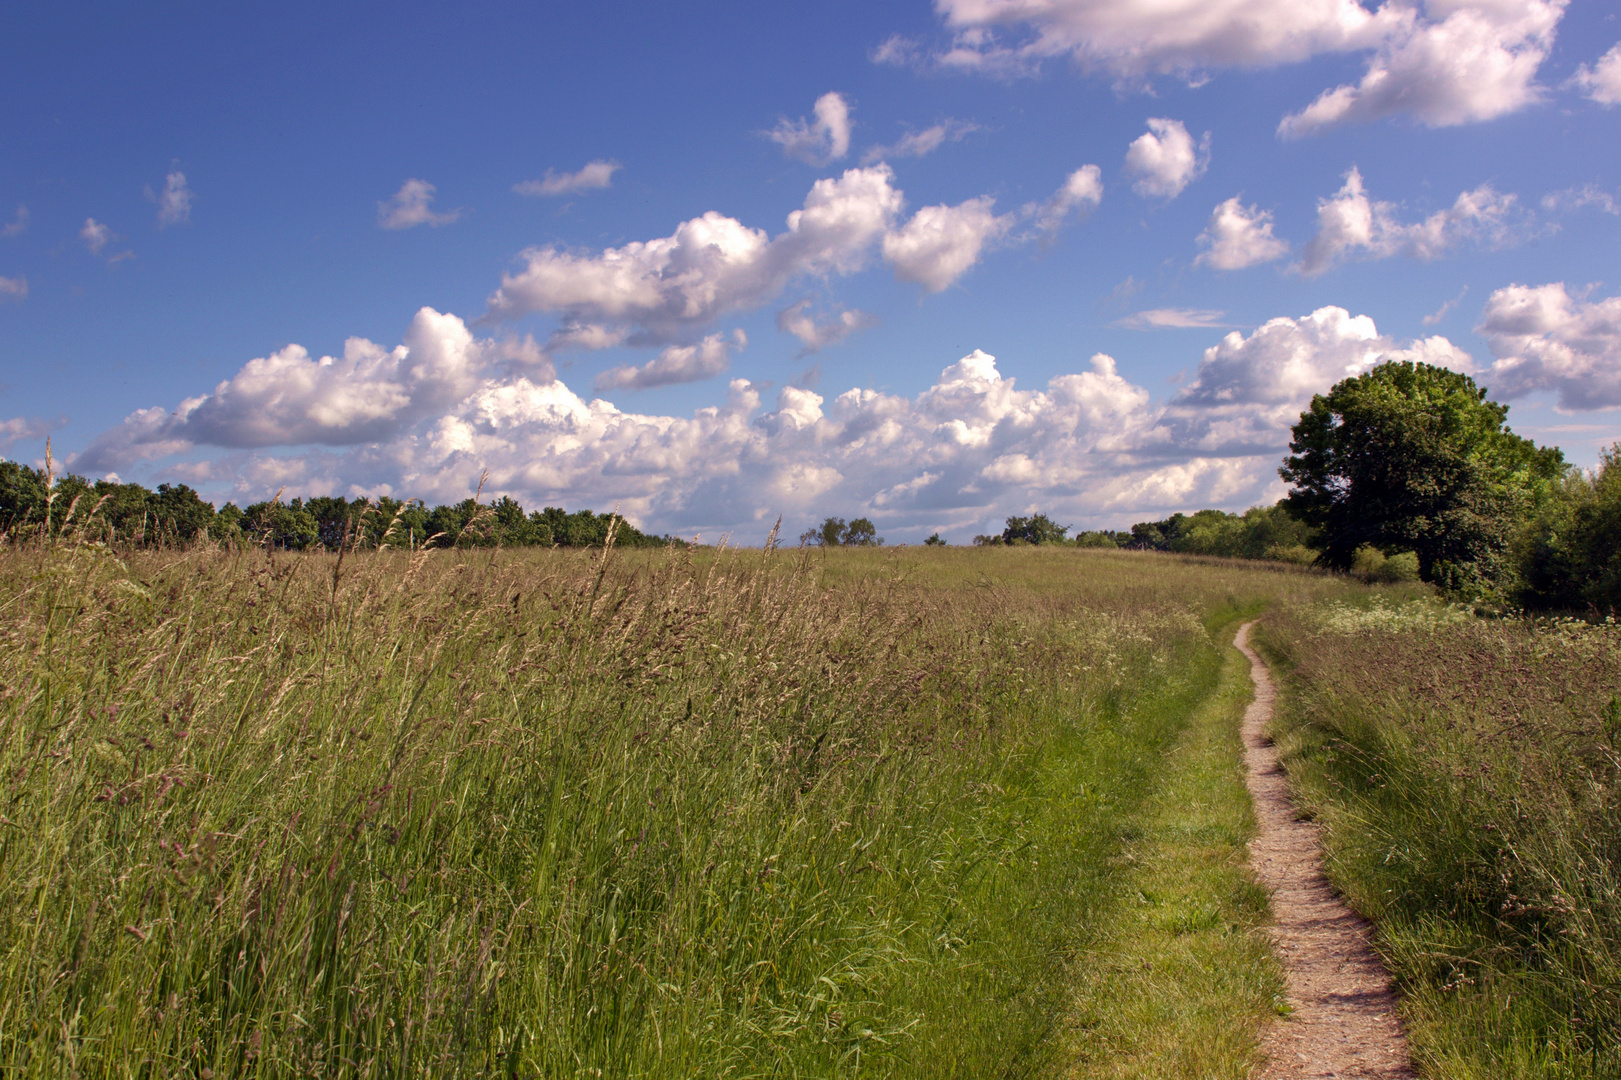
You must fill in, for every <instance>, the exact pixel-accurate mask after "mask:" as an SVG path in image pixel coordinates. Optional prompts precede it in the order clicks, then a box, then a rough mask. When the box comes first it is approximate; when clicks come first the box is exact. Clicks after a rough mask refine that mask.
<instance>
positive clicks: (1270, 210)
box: [0, 0, 1621, 544]
mask: <svg viewBox="0 0 1621 1080" xmlns="http://www.w3.org/2000/svg"><path fill="white" fill-rule="evenodd" d="M1387 360H1419V361H1423V362H1426V363H1432V364H1440V365H1444V366H1447V367H1451V368H1453V369H1456V370H1459V371H1464V372H1467V373H1469V374H1470V375H1472V376H1473V377H1474V378H1475V379H1476V380H1477V381H1478V382H1479V383H1480V384H1481V385H1483V386H1485V387H1487V388H1488V390H1489V392H1490V394H1491V396H1492V397H1493V398H1494V399H1497V400H1500V401H1503V402H1505V403H1507V404H1509V406H1510V411H1509V423H1510V425H1511V426H1512V427H1513V429H1514V430H1515V431H1517V432H1519V433H1520V434H1522V435H1526V436H1528V437H1531V438H1533V439H1536V440H1537V441H1538V442H1540V443H1545V444H1547V443H1552V444H1557V445H1559V446H1560V447H1562V448H1563V449H1564V451H1565V454H1566V457H1567V459H1568V460H1570V461H1572V462H1574V463H1576V464H1577V465H1580V466H1583V467H1591V466H1592V465H1594V464H1595V462H1596V461H1597V460H1598V457H1599V454H1600V452H1601V450H1602V449H1603V448H1605V447H1607V446H1609V445H1610V444H1612V443H1614V442H1615V441H1616V440H1618V439H1621V9H1618V8H1617V7H1616V6H1615V5H1614V4H1612V3H1605V2H1600V0H1430V2H1419V3H1415V2H1410V0H1402V2H1398V0H1387V2H1386V3H1384V4H1382V5H1379V6H1372V5H1371V4H1370V3H1368V2H1366V0H1365V2H1363V3H1361V4H1359V3H1358V2H1357V0H933V2H932V3H931V2H930V0H885V2H873V0H849V2H846V0H819V2H814V0H807V2H800V3H792V4H760V3H758V2H749V3H732V2H715V0H710V2H705V3H702V4H694V3H679V2H669V0H665V2H660V3H649V2H629V0H601V2H598V3H594V4H589V5H573V4H561V3H541V4H533V3H531V4H517V3H501V2H495V0H487V2H486V0H475V2H473V3H469V4H465V5H460V6H458V7H454V8H446V7H445V6H444V5H433V6H429V5H426V4H418V3H410V2H395V3H389V4H387V5H383V4H366V3H355V4H343V5H334V4H311V3H302V2H297V0H294V2H289V3H284V4H280V5H275V6H273V8H270V7H265V8H260V9H257V10H247V9H245V8H242V7H241V6H240V5H218V4H203V3H140V4H129V5H106V4H95V5H91V4H83V3H73V2H64V3H58V4H51V5H32V6H30V7H28V8H27V9H26V10H19V11H17V12H14V13H12V14H11V15H10V16H9V17H8V32H7V33H6V34H5V35H4V36H3V37H0V456H4V457H8V458H11V459H13V460H19V461H24V462H28V463H31V464H42V463H43V462H44V459H45V448H46V440H47V438H48V439H50V441H51V450H52V453H53V455H54V460H55V462H56V465H57V468H58V469H66V470H69V471H72V472H75V473H79V474H81V475H85V476H89V477H93V478H101V477H106V478H112V479H118V480H124V481H131V480H133V481H139V482H141V483H144V484H147V485H149V486H155V485H156V484H158V483H163V482H169V483H185V484H189V485H191V486H193V487H194V488H196V489H197V490H198V491H199V492H200V493H201V494H202V495H203V496H204V497H205V498H207V499H209V500H211V501H213V502H215V503H216V504H217V505H223V504H224V503H225V502H226V501H235V502H236V503H238V504H239V505H243V504H245V503H248V502H252V501H257V500H261V499H266V498H270V497H273V496H275V495H276V494H277V493H278V492H281V493H282V497H283V498H285V499H291V498H293V497H295V496H299V495H303V496H310V495H343V496H346V497H351V498H353V497H361V496H365V497H376V496H378V495H391V496H394V497H396V498H418V499H422V500H425V501H426V502H428V503H429V504H434V503H439V502H449V501H455V500H459V499H462V498H466V497H468V496H469V495H472V494H473V493H474V492H475V491H478V490H479V489H480V488H479V485H480V483H481V481H482V484H483V488H482V496H483V497H484V498H486V499H488V498H492V497H498V496H500V495H511V496H512V497H514V498H516V499H518V500H519V501H520V502H522V503H523V504H524V505H525V506H526V507H530V508H539V507H541V506H544V505H554V506H563V507H565V508H567V509H569V510H575V509H580V508H588V509H593V510H598V511H608V510H612V509H615V508H618V509H619V510H620V512H621V513H623V514H625V515H626V516H627V517H629V518H630V519H631V520H632V521H633V522H635V523H636V524H638V525H639V526H641V527H642V528H644V529H648V530H651V531H654V532H659V533H665V532H669V533H674V534H677V535H681V536H698V537H700V538H701V539H703V540H705V541H713V540H716V539H718V538H719V537H721V536H723V535H725V534H728V533H730V534H732V535H733V538H734V540H735V541H737V542H743V543H758V542H760V541H761V540H763V538H764V536H765V534H766V532H767V530H769V528H770V527H771V525H772V523H773V522H774V521H775V520H776V519H777V517H778V516H779V515H780V516H781V517H782V519H783V530H784V532H785V533H787V534H788V535H796V534H797V532H798V531H799V530H800V529H802V528H804V527H806V526H808V525H810V524H813V523H814V522H817V521H819V520H821V518H822V517H824V516H828V515H834V516H840V517H846V518H854V517H859V516H866V517H869V518H871V519H872V520H873V521H875V522H876V523H877V525H878V527H879V532H880V533H881V534H882V535H884V536H885V537H886V538H887V540H888V541H889V542H890V543H892V544H893V543H901V542H917V541H919V540H921V539H923V538H924V537H925V536H927V535H929V534H930V533H932V532H936V531H938V532H940V533H941V534H942V535H943V536H944V537H945V538H946V539H947V540H950V541H952V542H963V541H966V540H967V539H968V538H969V537H971V536H972V535H974V534H976V533H981V532H988V531H999V530H1000V527H1001V522H1002V519H1003V518H1004V517H1006V516H1008V515H1012V514H1028V513H1032V512H1044V513H1047V514H1049V515H1051V516H1052V517H1054V518H1055V519H1057V520H1059V521H1060V522H1063V523H1065V524H1070V525H1073V526H1074V527H1076V528H1078V529H1079V528H1098V527H1107V528H1122V527H1126V526H1129V525H1130V524H1131V523H1132V522H1135V521H1142V520H1148V519H1154V518H1161V517H1164V516H1166V515H1168V514H1170V513H1173V512H1176V511H1184V512H1190V511H1193V510H1198V509H1201V508H1205V507H1216V508H1220V509H1226V510H1234V511H1237V510H1242V509H1244V508H1246V507H1248V506H1252V505H1256V504H1259V503H1269V502H1272V501H1274V500H1276V499H1277V498H1279V497H1280V496H1281V495H1283V494H1284V492H1285V490H1286V489H1285V487H1284V485H1283V484H1282V482H1281V481H1280V480H1279V478H1278V475H1277V467H1278V465H1279V463H1280V460H1281V458H1282V457H1283V456H1284V455H1285V454H1286V452H1287V446H1288V441H1289V426H1290V424H1291V423H1293V422H1294V421H1295V420H1297V419H1298V417H1299V414H1300V412H1301V410H1302V409H1303V408H1305V407H1306V405H1307V404H1308V403H1309V401H1310V399H1311V396H1312V395H1313V394H1315V393H1322V392H1325V391H1327V390H1328V388H1329V387H1330V386H1332V385H1333V384H1334V383H1335V382H1337V381H1338V380H1340V379H1343V378H1346V377H1348V376H1351V375H1355V374H1358V373H1359V372H1362V371H1365V370H1367V369H1368V368H1369V367H1372V366H1373V365H1375V364H1378V363H1381V362H1384V361H1387Z"/></svg>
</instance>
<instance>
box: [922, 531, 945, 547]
mask: <svg viewBox="0 0 1621 1080" xmlns="http://www.w3.org/2000/svg"><path fill="white" fill-rule="evenodd" d="M923 543H925V544H926V545H928V546H929V547H945V546H946V542H945V540H943V539H942V538H941V536H940V534H939V533H930V534H929V538H928V539H927V540H925V541H923Z"/></svg>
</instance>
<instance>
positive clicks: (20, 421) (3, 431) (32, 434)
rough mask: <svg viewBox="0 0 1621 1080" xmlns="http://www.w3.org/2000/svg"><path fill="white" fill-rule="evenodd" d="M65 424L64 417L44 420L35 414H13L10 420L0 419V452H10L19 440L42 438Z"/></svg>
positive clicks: (28, 440) (32, 440)
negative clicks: (26, 415)
mask: <svg viewBox="0 0 1621 1080" xmlns="http://www.w3.org/2000/svg"><path fill="white" fill-rule="evenodd" d="M66 424H67V420H66V418H64V417H57V418H56V419H55V420H44V419H41V418H40V417H37V416H34V417H24V416H14V417H12V418H11V419H10V420H0V453H10V452H11V448H12V447H14V446H16V445H17V444H18V443H20V442H34V441H37V440H40V439H43V438H45V436H47V435H49V434H50V433H51V432H53V431H55V430H56V429H58V428H60V427H64V426H65V425H66Z"/></svg>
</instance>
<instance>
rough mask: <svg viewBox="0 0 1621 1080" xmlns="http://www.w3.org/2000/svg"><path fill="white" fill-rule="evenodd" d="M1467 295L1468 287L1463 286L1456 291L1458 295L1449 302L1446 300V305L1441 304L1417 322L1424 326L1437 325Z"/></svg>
mask: <svg viewBox="0 0 1621 1080" xmlns="http://www.w3.org/2000/svg"><path fill="white" fill-rule="evenodd" d="M1468 293H1469V286H1467V285H1465V286H1464V287H1463V288H1461V289H1459V290H1458V295H1457V296H1454V297H1453V298H1452V299H1451V300H1448V301H1447V302H1446V303H1444V304H1442V305H1441V306H1440V307H1438V308H1436V309H1435V310H1434V311H1432V312H1430V313H1429V314H1428V315H1426V316H1424V318H1423V319H1421V320H1419V321H1420V322H1422V323H1423V324H1424V325H1425V326H1434V325H1435V324H1436V323H1438V322H1440V321H1441V320H1442V319H1444V318H1446V317H1447V315H1448V314H1450V313H1451V311H1452V309H1453V308H1455V307H1457V306H1458V305H1459V304H1460V303H1462V302H1463V298H1464V297H1465V296H1466V295H1468Z"/></svg>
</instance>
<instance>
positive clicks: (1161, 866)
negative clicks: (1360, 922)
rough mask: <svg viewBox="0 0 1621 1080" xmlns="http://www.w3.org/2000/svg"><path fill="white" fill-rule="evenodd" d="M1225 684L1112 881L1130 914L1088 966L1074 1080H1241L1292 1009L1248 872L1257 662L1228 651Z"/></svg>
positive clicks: (1169, 771)
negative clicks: (1250, 714)
mask: <svg viewBox="0 0 1621 1080" xmlns="http://www.w3.org/2000/svg"><path fill="white" fill-rule="evenodd" d="M1237 625H1238V619H1236V618H1233V619H1229V620H1225V621H1222V622H1219V623H1218V624H1217V625H1216V626H1214V627H1213V628H1212V637H1213V638H1214V639H1215V640H1217V641H1222V640H1227V641H1230V640H1231V638H1232V634H1233V632H1234V631H1235V630H1236V629H1237ZM1219 676H1220V677H1219V681H1218V682H1217V685H1216V688H1215V690H1214V692H1213V693H1211V694H1210V695H1208V696H1207V697H1205V698H1204V700H1203V701H1201V702H1200V703H1199V704H1198V706H1197V707H1196V708H1195V709H1194V710H1193V711H1192V713H1191V716H1190V717H1189V722H1188V723H1187V724H1186V726H1185V727H1184V728H1183V729H1182V731H1181V733H1180V735H1179V736H1178V738H1177V739H1176V741H1175V742H1174V743H1173V744H1172V745H1171V746H1170V747H1169V748H1168V749H1167V750H1166V753H1165V758H1166V766H1167V768H1166V771H1165V773H1164V774H1163V778H1162V782H1161V783H1160V785H1159V787H1158V788H1157V790H1155V791H1154V792H1153V794H1152V795H1151V796H1150V797H1149V798H1147V799H1146V800H1145V801H1144V802H1143V804H1142V805H1141V807H1140V808H1139V810H1138V812H1137V813H1136V814H1134V815H1133V816H1132V817H1131V819H1130V820H1128V821H1127V822H1125V823H1124V824H1125V828H1124V829H1123V830H1122V832H1121V836H1120V840H1121V846H1120V848H1119V850H1118V852H1117V853H1116V854H1115V855H1114V856H1113V858H1112V860H1111V867H1112V869H1111V874H1110V877H1109V885H1110V888H1111V889H1112V892H1113V895H1114V898H1115V900H1114V902H1115V904H1116V905H1117V907H1116V909H1115V910H1114V912H1113V913H1112V917H1110V918H1108V919H1106V920H1104V921H1103V922H1102V923H1101V927H1100V929H1101V930H1102V933H1101V934H1100V935H1099V936H1098V937H1097V938H1095V939H1093V940H1091V941H1088V942H1086V943H1085V945H1084V946H1083V947H1082V948H1081V950H1080V951H1079V952H1078V953H1077V956H1076V958H1075V966H1076V975H1077V978H1076V982H1077V989H1078V992H1077V994H1076V998H1075V1003H1074V1006H1073V1007H1072V1009H1071V1011H1070V1013H1069V1014H1068V1015H1067V1016H1066V1018H1065V1025H1064V1026H1065V1029H1066V1030H1065V1032H1064V1036H1063V1044H1064V1047H1065V1054H1066V1059H1067V1060H1066V1063H1065V1064H1066V1068H1065V1069H1064V1072H1065V1074H1066V1075H1068V1076H1070V1077H1073V1078H1075V1080H1081V1078H1086V1080H1091V1078H1099V1080H1101V1078H1105V1077H1111V1078H1122V1080H1124V1078H1132V1080H1159V1078H1172V1077H1200V1078H1208V1080H1218V1078H1229V1077H1230V1078H1233V1080H1241V1078H1242V1077H1244V1076H1247V1075H1248V1074H1249V1071H1250V1068H1251V1066H1252V1065H1253V1064H1254V1052H1255V1048H1256V1044H1257V1042H1258V1039H1259V1036H1260V1034H1261V1026H1262V1024H1263V1023H1264V1022H1265V1021H1266V1020H1267V1019H1269V1018H1271V1017H1273V1016H1274V1015H1275V1014H1278V1013H1281V1012H1283V1011H1284V1010H1286V1008H1287V1006H1286V1004H1285V987H1284V982H1283V973H1282V969H1281V968H1280V967H1279V965H1278V964H1277V962H1276V961H1275V960H1274V958H1273V957H1272V953H1271V947H1270V944H1269V941H1268V938H1267V936H1266V933H1265V925H1266V923H1267V921H1268V907H1267V897H1266V893H1265V891H1264V890H1263V889H1262V888H1261V887H1260V886H1259V885H1257V884H1256V882H1255V879H1254V877H1253V876H1252V875H1251V873H1250V871H1249V867H1248V850H1247V847H1246V845H1247V844H1248V842H1249V840H1250V838H1251V836H1253V834H1254V830H1255V819H1254V815H1253V813H1252V811H1251V805H1250V798H1249V792H1248V791H1247V789H1246V788H1245V784H1244V768H1245V766H1244V747H1243V742H1242V740H1241V739H1240V737H1239V724H1240V722H1241V721H1242V719H1243V713H1244V707H1245V705H1247V704H1248V703H1249V701H1250V699H1251V697H1252V688H1251V685H1250V681H1249V664H1248V661H1246V660H1245V659H1244V657H1243V656H1242V655H1240V654H1239V653H1238V651H1237V650H1236V649H1232V648H1229V649H1227V650H1226V651H1225V652H1224V653H1223V654H1222V655H1221V657H1220V659H1219Z"/></svg>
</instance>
